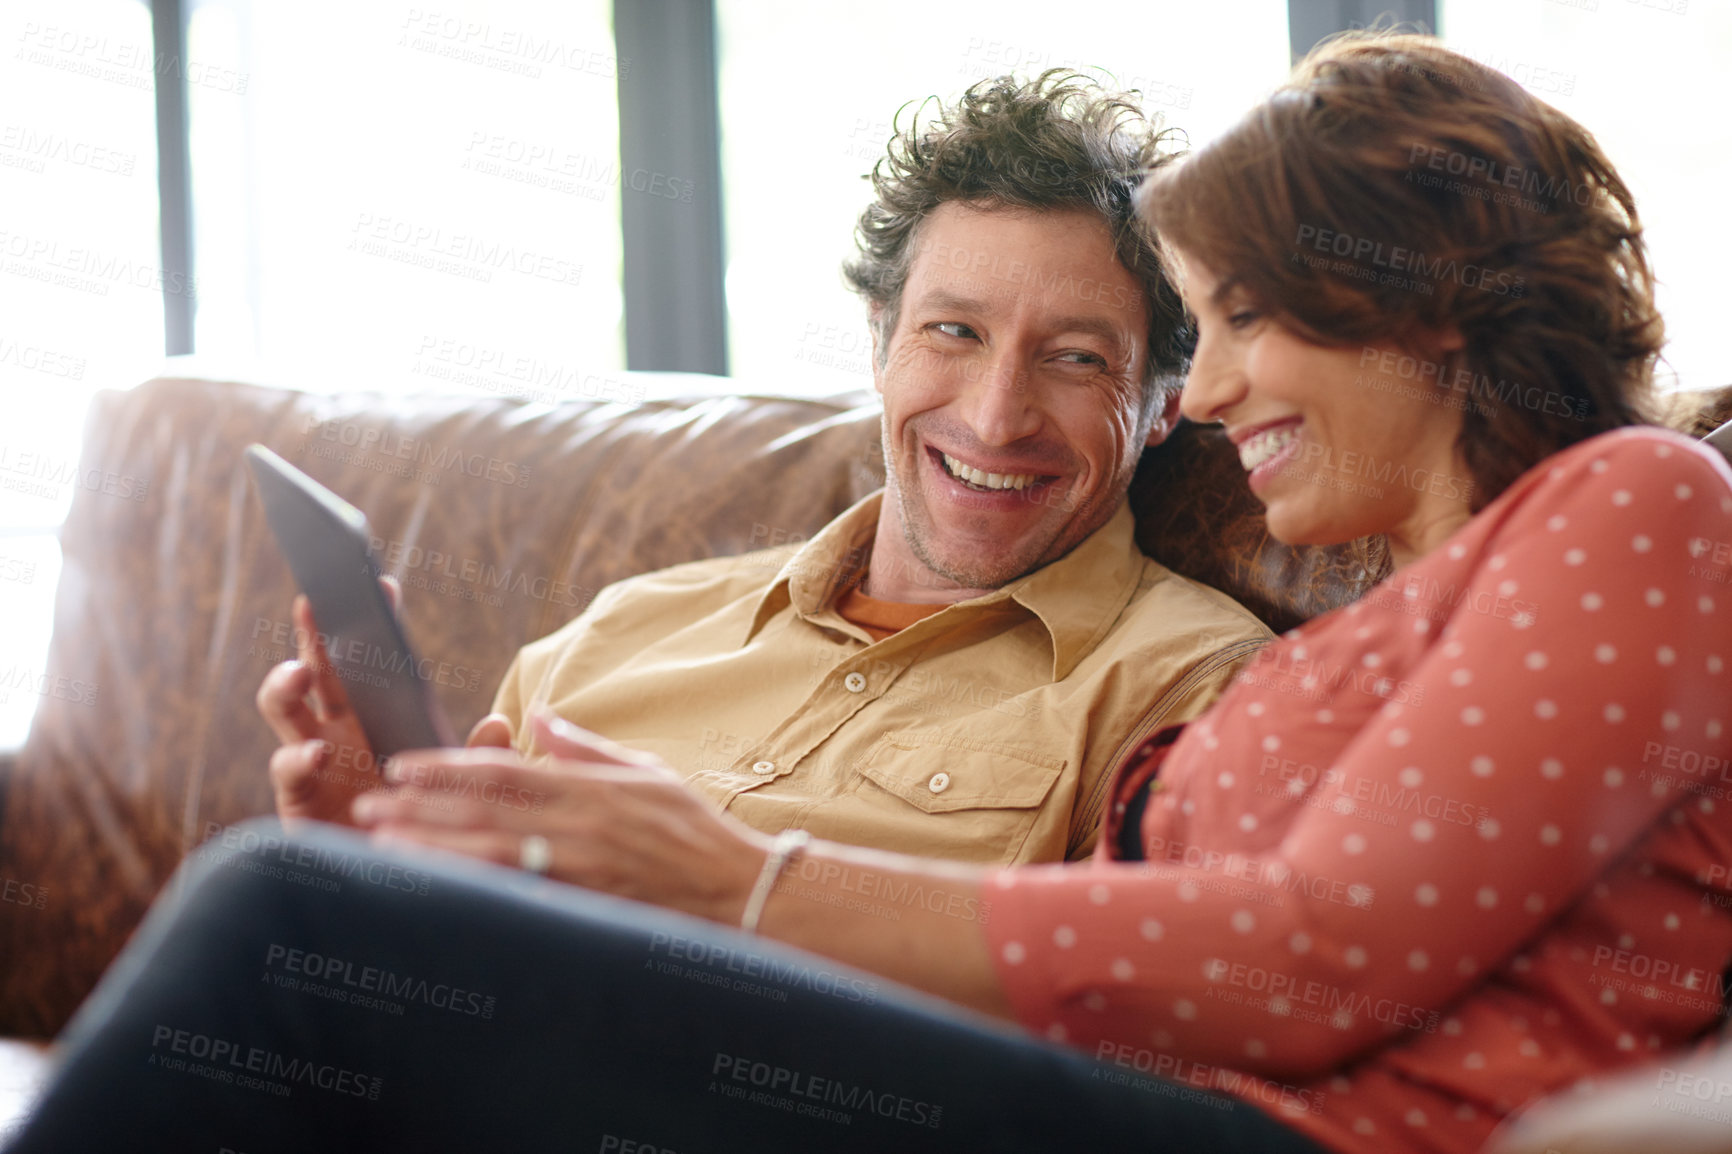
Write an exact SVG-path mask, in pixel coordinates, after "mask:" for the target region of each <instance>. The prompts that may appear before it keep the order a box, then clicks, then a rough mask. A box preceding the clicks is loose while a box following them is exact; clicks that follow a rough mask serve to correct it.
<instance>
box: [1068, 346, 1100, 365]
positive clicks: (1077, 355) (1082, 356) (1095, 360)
mask: <svg viewBox="0 0 1732 1154" xmlns="http://www.w3.org/2000/svg"><path fill="white" fill-rule="evenodd" d="M1059 359H1060V360H1067V361H1069V362H1070V363H1071V364H1073V365H1104V364H1106V363H1107V360H1106V358H1105V357H1103V356H1101V355H1100V354H1098V353H1089V352H1084V351H1083V350H1082V349H1071V350H1069V351H1068V352H1063V353H1060V354H1059Z"/></svg>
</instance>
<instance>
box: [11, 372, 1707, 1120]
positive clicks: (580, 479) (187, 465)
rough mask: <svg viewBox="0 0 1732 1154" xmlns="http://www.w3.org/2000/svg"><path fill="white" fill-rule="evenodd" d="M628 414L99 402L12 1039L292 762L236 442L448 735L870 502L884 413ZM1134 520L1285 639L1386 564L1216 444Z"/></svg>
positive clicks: (245, 396)
mask: <svg viewBox="0 0 1732 1154" xmlns="http://www.w3.org/2000/svg"><path fill="white" fill-rule="evenodd" d="M622 381H623V382H624V386H623V390H622V391H623V392H625V393H632V392H635V391H636V389H637V388H638V387H639V383H640V382H641V383H643V387H644V388H646V389H651V388H653V389H654V390H659V391H660V392H661V393H664V394H665V393H666V392H667V390H668V381H667V380H666V378H665V377H662V378H644V377H639V376H636V375H633V374H626V375H625V376H624V377H623V378H622ZM691 383H692V386H693V389H692V391H693V392H698V391H700V390H699V389H698V388H697V386H698V385H700V384H701V385H703V389H702V390H701V391H706V392H710V393H712V394H713V393H714V392H715V389H716V387H717V383H716V382H715V381H714V379H712V378H692V379H691ZM676 385H677V382H676ZM741 386H745V388H744V389H742V391H744V392H749V383H748V382H733V383H732V385H731V387H733V388H741ZM633 400H635V398H634V397H630V396H628V397H626V398H625V400H624V401H620V400H614V401H605V400H604V401H595V402H587V401H585V402H570V403H564V404H559V405H540V404H531V403H526V402H520V401H517V400H513V399H505V398H489V397H482V398H477V397H469V396H465V397H443V396H413V397H388V396H382V395H379V394H372V393H342V394H337V395H317V394H312V393H305V392H299V391H295V390H292V389H285V388H273V387H262V386H258V385H254V384H248V383H244V382H240V381H234V380H225V379H215V378H211V377H208V376H200V375H195V374H193V373H189V372H178V373H175V374H173V375H167V376H163V377H159V378H158V379H155V380H152V381H150V382H148V383H146V384H144V385H142V386H140V387H138V388H137V389H134V390H131V391H128V392H108V393H102V394H100V395H99V396H98V397H97V399H96V401H95V403H94V405H93V407H92V409H91V412H90V416H89V418H88V424H87V428H86V433H85V441H84V448H83V454H82V465H81V475H83V476H87V477H89V476H98V475H100V476H101V477H102V478H103V483H102V484H99V485H98V484H92V485H89V486H87V487H84V488H81V489H80V491H79V492H78V494H77V496H76V498H75V499H74V502H73V505H72V509H71V512H70V515H69V516H68V519H67V521H66V524H65V527H64V529H63V531H62V538H61V547H62V553H63V556H64V568H63V570H62V573H61V577H60V584H59V587H58V591H57V595H56V601H55V608H54V632H53V640H52V644H51V647H50V654H49V657H48V661H47V666H46V672H47V680H46V682H45V683H44V685H43V689H44V694H43V697H42V700H41V703H40V705H39V708H38V711H37V715H36V719H35V723H34V725H33V727H32V729H31V731H30V734H29V737H28V739H27V741H26V743H25V745H24V747H23V749H22V750H20V751H18V752H17V753H16V754H15V755H9V756H5V755H0V806H3V816H0V880H6V881H11V882H16V883H17V885H16V886H14V889H17V888H18V886H25V885H27V886H29V887H31V890H30V894H31V898H32V900H30V901H28V902H19V901H14V900H8V901H5V902H0V1035H16V1036H25V1037H35V1038H46V1037H49V1036H52V1035H53V1034H54V1033H55V1032H57V1031H58V1030H59V1029H60V1028H61V1027H62V1026H63V1025H64V1024H65V1022H66V1020H67V1019H68V1017H69V1016H70V1015H71V1013H72V1011H73V1010H74V1009H75V1008H76V1007H77V1006H78V1004H79V1002H80V1001H81V1000H82V999H83V998H84V996H85V995H86V994H87V993H88V992H89V991H90V989H91V987H92V986H93V985H94V983H95V982H96V980H97V978H98V977H99V976H100V975H101V973H102V971H103V970H104V968H105V967H106V966H107V965H108V963H109V962H110V961H111V960H112V959H113V958H114V956H115V954H116V953H117V952H118V951H119V950H120V948H121V946H122V945H123V944H124V943H125V941H126V938H127V936H128V935H129V934H130V933H131V931H132V930H133V928H134V927H135V926H136V925H137V924H138V922H139V919H140V917H141V916H142V914H143V913H144V911H145V909H146V907H147V906H149V904H150V903H151V901H152V900H153V899H154V898H155V897H156V895H157V893H158V891H159V890H160V889H161V888H162V887H163V885H164V884H165V883H166V882H167V881H168V879H169V877H170V875H171V874H172V873H173V871H174V868H175V866H176V865H177V863H179V861H180V859H181V858H182V856H183V855H185V854H186V853H187V852H188V850H190V849H192V848H193V847H194V846H196V845H198V844H199V843H200V842H202V841H203V840H205V839H206V838H207V837H208V836H210V834H211V833H212V831H215V830H218V829H220V828H221V827H223V826H226V825H229V824H232V823H235V822H238V821H241V820H243V819H245V818H247V817H251V816H254V815H258V814H264V813H268V812H270V809H271V797H270V790H269V786H268V782H267V778H266V774H265V764H266V760H267V758H268V756H269V753H270V751H271V749H272V747H273V746H274V744H275V743H274V740H273V738H272V736H271V734H270V733H269V731H268V730H267V729H266V727H265V726H264V724H263V722H262V721H260V719H259V717H258V715H257V713H256V712H255V710H254V707H253V695H254V693H255V691H256V689H257V687H258V684H259V682H260V680H261V679H262V678H263V677H264V675H265V672H266V671H267V670H268V669H269V668H270V667H271V666H272V665H273V664H275V663H276V662H277V661H279V660H282V659H283V658H285V657H287V656H290V655H291V654H292V648H293V647H292V641H291V639H290V637H289V632H290V625H289V622H288V607H289V603H290V600H291V598H292V596H293V593H294V589H293V586H292V582H291V579H290V576H289V573H288V570H287V568H286V567H285V565H284V564H283V562H282V560H281V558H280V557H279V556H278V554H277V552H276V550H275V547H274V545H273V543H272V541H271V539H270V537H269V535H268V532H267V530H266V527H265V524H264V520H263V517H262V513H261V510H260V508H259V506H258V504H257V499H256V497H255V496H254V493H253V491H252V489H251V486H250V482H249V480H248V478H247V475H246V472H245V470H244V469H243V467H242V464H241V450H242V449H243V448H244V447H245V446H246V445H247V444H248V443H249V442H252V441H260V442H263V443H264V444H266V445H268V446H270V447H271V448H273V449H275V450H276V451H277V452H279V453H281V454H282V455H283V456H285V457H287V458H288V459H289V460H290V461H292V462H294V463H295V464H297V465H299V466H300V467H302V468H304V469H305V470H306V471H307V472H309V473H311V474H312V475H313V476H314V477H316V478H318V479H319V480H321V481H323V482H324V483H326V484H327V485H329V486H331V487H332V488H333V489H335V490H336V491H338V492H339V493H341V494H343V495H344V496H346V497H348V498H349V499H350V500H351V501H352V502H354V503H355V504H356V505H358V506H360V507H361V508H362V509H363V510H364V511H365V512H366V513H367V514H368V517H369V519H370V520H371V522H372V525H373V527H374V530H375V532H376V533H377V534H378V535H379V537H380V538H381V540H380V542H379V543H378V547H379V552H380V553H381V555H382V558H383V563H384V565H385V567H386V568H387V569H388V570H389V571H390V572H393V573H395V574H396V575H397V576H398V577H399V578H400V579H401V581H402V583H403V585H404V593H405V597H404V607H403V615H404V617H405V619H406V621H407V625H408V629H409V632H410V635H411V636H412V637H413V638H414V640H415V642H416V644H417V647H418V648H419V649H420V651H421V653H422V654H423V655H424V656H426V657H428V658H431V659H434V660H436V661H437V662H439V663H440V664H439V665H438V667H437V669H436V671H435V677H434V680H435V692H436V693H437V694H438V696H439V698H440V701H441V703H442V705H443V706H444V708H445V709H446V711H447V712H448V713H449V715H450V717H451V719H452V721H453V723H454V725H456V726H457V727H458V731H459V732H463V731H465V730H466V729H467V727H468V726H469V724H471V723H472V722H473V721H474V720H475V719H476V718H478V717H479V716H481V715H482V714H483V713H485V712H486V711H487V708H488V706H489V704H490V702H491V699H492V694H493V690H494V688H495V686H496V685H497V684H498V682H499V680H500V678H501V676H502V675H503V673H504V671H505V668H506V665H507V663H508V662H509V661H510V660H511V657H512V655H513V653H514V652H515V651H516V650H517V648H518V647H519V646H521V645H522V644H524V643H525V642H527V641H530V640H532V639H534V638H537V637H540V636H542V635H544V634H546V633H549V632H551V631H552V630H554V629H556V628H558V627H559V626H560V625H561V624H563V623H564V622H565V621H567V620H569V619H570V618H571V617H573V616H575V615H576V614H577V613H578V612H580V611H581V610H582V609H583V607H584V606H585V605H586V604H587V603H588V601H589V599H590V598H591V597H592V596H593V594H594V592H595V591H596V590H598V589H600V588H601V587H602V586H604V585H606V584H608V583H609V582H612V581H616V580H619V579H621V578H623V577H628V576H631V575H632V574H635V573H639V572H644V571H647V570H651V569H656V568H660V567H663V566H667V565H672V564H676V563H679V562H683V561H689V560H694V559H697V558H702V557H709V556H717V555H724V554H732V553H740V552H745V551H748V550H752V549H756V548H761V547H765V546H771V545H780V544H784V543H788V542H791V541H797V540H799V539H801V538H802V537H804V536H806V535H809V534H811V533H812V532H814V531H815V530H816V529H818V528H819V527H820V526H821V525H823V524H824V523H825V522H826V521H828V520H829V519H830V518H831V517H833V516H834V515H835V514H837V513H838V512H840V511H841V510H842V509H844V508H846V507H847V506H848V505H849V504H851V503H853V502H854V501H855V500H857V499H859V498H860V497H861V496H863V495H865V494H866V493H868V492H870V491H872V490H873V489H875V488H877V487H878V486H879V485H880V484H881V482H882V474H883V465H882V454H881V451H880V448H879V444H878V421H877V411H876V408H875V405H874V404H873V398H872V397H871V395H870V394H867V393H853V394H848V395H845V396H841V397H837V398H832V399H828V400H792V399H788V398H786V397H777V396H774V395H727V396H721V395H709V396H697V397H693V396H687V397H686V398H684V399H668V400H649V399H646V400H642V401H641V402H638V403H630V402H631V401H633ZM1729 408H1732V390H1727V391H1724V392H1722V393H1721V394H1719V395H1715V396H1704V397H1695V398H1685V399H1681V400H1680V401H1679V402H1678V404H1677V405H1676V406H1675V413H1676V416H1675V417H1673V418H1672V423H1674V424H1675V425H1678V426H1680V427H1684V428H1688V429H1690V431H1693V432H1697V433H1698V434H1700V433H1702V432H1706V431H1707V430H1708V429H1710V428H1712V427H1714V425H1715V424H1718V423H1719V421H1720V420H1723V419H1724V418H1725V417H1726V416H1729V415H1732V413H1729V412H1727V410H1728V409H1729ZM1698 426H1701V427H1698ZM92 470H99V471H100V472H99V473H92ZM1132 499H1133V503H1134V506H1135V507H1136V509H1137V513H1138V524H1139V539H1140V541H1141V542H1142V544H1143V547H1144V549H1145V551H1147V552H1149V553H1150V554H1151V555H1152V556H1155V557H1157V558H1158V559H1160V560H1162V561H1164V562H1165V563H1167V564H1168V565H1170V566H1171V567H1173V568H1175V569H1177V570H1179V571H1181V572H1184V573H1186V574H1188V575H1191V576H1195V577H1197V578H1199V579H1201V580H1205V581H1209V582H1211V583H1213V584H1215V585H1217V586H1219V587H1221V588H1223V589H1226V590H1227V591H1228V592H1230V593H1232V594H1233V595H1234V596H1236V597H1239V598H1240V599H1241V600H1242V601H1244V602H1245V603H1246V604H1247V605H1249V606H1250V607H1252V608H1253V609H1254V610H1255V611H1257V612H1258V613H1259V614H1261V615H1262V616H1263V617H1264V618H1265V620H1267V621H1269V622H1270V624H1272V625H1273V626H1275V627H1276V628H1285V627H1288V626H1290V625H1292V624H1295V623H1297V622H1298V621H1301V620H1303V619H1305V618H1306V617H1309V616H1311V615H1313V614H1315V613H1317V612H1320V611H1323V610H1325V609H1328V608H1331V607H1333V606H1335V605H1337V604H1341V603H1342V602H1344V601H1345V600H1347V599H1349V598H1351V597H1352V596H1353V595H1354V594H1355V593H1356V592H1357V591H1358V590H1360V589H1361V588H1363V587H1364V586H1365V585H1366V584H1367V583H1368V582H1369V581H1371V580H1372V579H1374V577H1375V576H1376V569H1377V567H1378V566H1379V564H1380V560H1379V558H1378V557H1377V556H1376V555H1375V553H1374V552H1373V551H1370V550H1365V549H1353V548H1342V549H1335V550H1297V551H1295V550H1290V549H1287V548H1285V547H1282V546H1280V545H1278V544H1275V543H1273V542H1270V541H1269V540H1268V539H1267V537H1266V535H1265V534H1264V531H1263V528H1262V521H1261V517H1260V516H1259V513H1258V506H1257V505H1256V502H1255V501H1254V499H1253V498H1252V497H1251V496H1250V494H1249V491H1248V490H1247V489H1246V487H1245V485H1244V482H1243V473H1242V471H1241V470H1240V468H1239V465H1238V462H1237V460H1236V458H1235V457H1234V455H1233V453H1232V451H1231V448H1230V446H1228V445H1226V444H1225V442H1224V441H1223V440H1222V439H1221V437H1220V434H1219V433H1218V432H1216V431H1213V430H1207V429H1201V428H1197V427H1193V426H1183V427H1182V428H1181V431H1180V432H1179V433H1178V434H1176V435H1175V436H1174V438H1172V439H1171V440H1170V441H1169V442H1168V443H1167V444H1166V445H1164V446H1162V447H1160V448H1159V449H1156V450H1152V451H1150V452H1149V453H1147V454H1145V458H1144V461H1143V463H1142V466H1141V467H1140V468H1139V471H1138V477H1137V481H1136V484H1135V486H1134V488H1133V495H1132ZM19 892H22V891H19ZM8 1059H11V1060H13V1061H22V1059H20V1057H19V1054H18V1051H16V1050H15V1049H14V1050H12V1051H4V1050H0V1098H3V1096H4V1082H5V1080H6V1079H7V1078H8V1077H11V1078H12V1079H13V1080H14V1081H16V1080H18V1079H19V1078H20V1077H22V1075H20V1074H17V1073H14V1074H11V1075H8V1074H7V1073H6V1070H7V1068H8V1065H7V1063H8ZM19 1068H21V1067H18V1066H13V1067H12V1069H14V1070H17V1069H19ZM3 1118H4V1113H3V1107H0V1121H3Z"/></svg>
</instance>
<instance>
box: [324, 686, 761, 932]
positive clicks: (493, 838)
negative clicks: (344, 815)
mask: <svg viewBox="0 0 1732 1154" xmlns="http://www.w3.org/2000/svg"><path fill="white" fill-rule="evenodd" d="M533 724H534V727H535V735H536V738H537V742H538V744H539V745H540V746H541V748H543V749H545V750H548V751H549V752H551V753H552V754H553V757H552V758H551V759H549V760H548V761H547V762H546V763H545V764H542V765H531V764H530V763H529V762H527V761H525V760H524V759H523V758H522V757H520V756H519V755H517V754H516V753H514V752H509V751H500V750H495V749H465V750H452V749H441V750H418V751H414V752H409V753H403V754H400V755H398V756H397V757H395V758H393V759H392V761H391V764H390V765H389V766H388V767H387V770H386V777H387V779H388V780H389V781H390V782H391V783H393V784H392V787H391V788H388V789H384V790H379V791H376V792H373V793H370V794H367V795H366V796H364V797H361V798H359V799H357V800H356V801H355V803H354V810H353V814H354V819H355V822H356V824H357V825H360V826H361V827H362V828H363V829H367V830H370V831H372V834H373V837H374V839H375V840H377V841H379V842H382V843H388V842H407V843H414V844H418V845H423V846H431V847H434V848H437V849H444V850H450V851H453V852H456V853H461V854H467V855H468V856H470V857H476V858H481V859H483V860H485V861H491V862H496V863H498V864H500V865H506V866H518V865H520V864H522V860H523V845H524V840H525V839H526V838H528V837H531V836H537V835H538V836H540V837H542V838H545V839H546V840H547V845H548V849H549V851H550V854H549V860H548V866H547V870H546V872H547V874H548V876H549V877H553V878H557V879H558V880H560V881H564V882H569V883H571V884H573V885H579V886H583V887H585V888H587V889H593V890H600V891H602V892H604V893H611V894H617V895H619V896H621V897H627V898H633V899H636V900H638V901H645V902H653V903H654V904H656V905H661V906H667V907H669V908H671V909H677V910H681V911H683V912H685V913H689V914H695V915H697V916H699V917H704V918H709V919H710V920H712V921H718V922H723V923H726V924H738V922H739V920H740V915H741V913H742V912H743V911H744V909H745V904H746V899H747V897H748V896H749V895H750V894H751V891H752V887H753V885H754V884H755V883H756V881H757V877H758V873H759V871H760V870H761V869H762V867H763V862H764V857H765V854H766V853H767V852H768V849H767V847H768V844H769V839H767V838H765V837H764V836H762V835H761V834H758V833H755V832H754V831H752V830H750V829H747V828H746V827H745V826H742V825H741V824H740V823H738V822H736V821H734V820H733V819H732V818H728V817H726V816H724V815H721V814H718V813H716V812H715V811H714V810H713V809H712V808H711V807H710V806H709V805H708V803H706V802H705V801H703V800H702V799H701V798H699V797H698V796H697V795H696V794H694V793H692V791H690V790H689V789H687V788H686V787H685V786H684V785H683V784H681V782H680V780H679V778H678V777H677V776H676V775H675V774H674V773H673V771H672V770H670V769H668V768H667V767H666V766H664V765H662V764H661V763H660V762H659V761H657V760H656V759H654V758H652V757H650V756H648V755H646V754H640V753H637V752H635V751H632V750H629V749H626V748H625V747H623V746H620V745H616V744H614V743H613V742H611V741H608V740H607V739H606V738H603V737H599V736H597V735H596V734H592V733H589V732H587V731H585V730H582V729H579V728H578V727H577V726H574V725H571V724H570V723H568V722H566V721H563V720H560V719H559V718H557V717H555V716H553V715H552V714H550V713H545V712H538V713H536V714H535V715H534V718H533Z"/></svg>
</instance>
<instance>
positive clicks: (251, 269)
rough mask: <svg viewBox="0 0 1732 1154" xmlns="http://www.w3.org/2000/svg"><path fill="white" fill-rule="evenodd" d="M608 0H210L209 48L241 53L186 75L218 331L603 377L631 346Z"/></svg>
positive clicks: (469, 378)
mask: <svg viewBox="0 0 1732 1154" xmlns="http://www.w3.org/2000/svg"><path fill="white" fill-rule="evenodd" d="M610 12H611V8H610V6H609V4H608V3H607V0H580V2H576V3H561V2H555V0H518V2H515V3H489V4H481V3H473V4H469V5H467V6H465V5H450V4H441V5H438V6H432V7H429V6H422V5H413V6H412V5H408V4H362V5H356V4H352V3H347V2H345V0H302V2H300V3H296V4H277V3H262V2H254V0H204V2H203V3H200V4H198V6H197V7H196V8H194V9H193V11H192V15H191V17H190V19H189V22H188V29H187V47H188V55H189V57H191V58H192V59H195V60H197V59H200V58H205V59H211V60H220V61H225V62H227V61H232V62H233V68H232V72H229V71H218V70H214V69H213V70H212V71H211V72H210V73H209V74H208V76H206V77H205V78H204V79H205V80H206V82H204V83H199V82H197V78H189V80H190V81H193V82H190V83H189V85H188V94H189V107H190V120H191V128H190V134H191V138H192V140H191V144H192V169H193V213H194V221H195V237H194V246H193V249H194V260H195V262H196V267H197V271H198V282H199V290H200V293H199V303H198V316H197V327H196V330H195V331H196V340H195V345H196V348H197V350H198V353H199V355H200V356H201V357H204V356H207V355H208V356H210V357H212V358H213V359H215V360H216V361H218V362H219V363H221V362H225V361H229V360H237V361H241V362H248V361H252V360H254V359H262V360H263V361H265V362H266V363H269V364H271V365H274V366H283V367H285V368H287V369H289V370H290V371H291V372H292V374H293V375H292V377H291V378H290V379H292V380H293V381H294V382H295V383H296V385H297V386H299V387H305V388H313V389H319V388H329V389H332V390H336V389H341V388H356V387H361V388H379V389H389V390H397V389H405V390H413V389H423V390H452V391H464V390H475V391H482V392H492V393H513V394H517V395H531V396H534V395H538V394H539V395H540V396H541V397H542V399H548V400H552V399H568V400H577V399H583V398H584V397H585V396H586V395H589V396H593V395H595V392H596V388H597V384H596V382H597V381H598V380H599V379H600V378H598V377H597V376H595V375H594V374H595V372H597V371H600V372H603V373H612V374H614V375H615V376H617V373H618V371H619V370H620V369H621V368H622V367H623V364H624V353H623V337H622V335H621V334H622V309H621V294H620V287H619V286H620V241H619V160H618V157H619V145H618V116H617V111H616V84H617V73H616V71H615V69H616V62H615V59H614V55H613V32H612V22H611V16H610ZM585 382H588V383H587V384H586V383H585ZM586 389H587V390H588V392H587V393H586V392H585V390H586Z"/></svg>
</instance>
